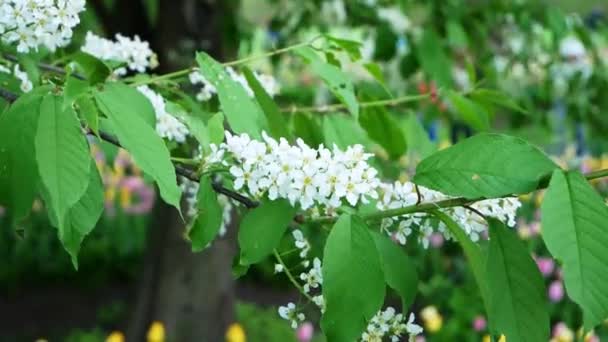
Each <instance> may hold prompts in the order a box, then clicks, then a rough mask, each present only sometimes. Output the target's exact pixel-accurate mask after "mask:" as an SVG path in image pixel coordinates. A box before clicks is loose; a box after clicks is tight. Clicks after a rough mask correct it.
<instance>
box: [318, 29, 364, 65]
mask: <svg viewBox="0 0 608 342" xmlns="http://www.w3.org/2000/svg"><path fill="white" fill-rule="evenodd" d="M325 38H326V39H327V40H328V41H329V42H330V43H333V44H335V45H336V46H337V47H338V48H339V49H340V50H344V51H345V52H346V53H347V54H348V56H349V57H350V59H351V61H353V62H356V61H358V60H360V59H361V45H362V44H361V43H360V42H357V41H354V40H349V39H343V38H336V37H332V36H330V35H325Z"/></svg>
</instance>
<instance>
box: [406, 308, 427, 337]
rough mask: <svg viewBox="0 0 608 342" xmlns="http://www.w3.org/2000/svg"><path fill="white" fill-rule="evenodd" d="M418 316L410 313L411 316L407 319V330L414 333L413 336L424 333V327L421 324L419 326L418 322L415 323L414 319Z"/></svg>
mask: <svg viewBox="0 0 608 342" xmlns="http://www.w3.org/2000/svg"><path fill="white" fill-rule="evenodd" d="M415 318H416V317H415V316H414V313H413V312H412V313H410V317H409V318H408V320H407V323H406V324H405V326H406V328H405V329H406V331H407V333H408V334H410V335H412V336H416V335H419V334H421V333H422V331H424V329H422V327H421V326H419V325H418V324H415V323H414V319H415Z"/></svg>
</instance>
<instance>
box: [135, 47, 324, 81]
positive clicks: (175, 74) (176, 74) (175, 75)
mask: <svg viewBox="0 0 608 342" xmlns="http://www.w3.org/2000/svg"><path fill="white" fill-rule="evenodd" d="M320 37H321V36H317V37H315V38H313V39H311V40H310V41H307V42H302V43H298V44H294V45H290V46H286V47H284V48H281V49H277V50H274V51H270V52H266V53H263V54H259V55H254V56H248V57H245V58H241V59H237V60H234V61H231V62H226V63H222V65H223V66H225V67H227V66H234V65H240V64H246V63H249V62H252V61H255V60H258V59H262V58H268V57H272V56H276V55H280V54H282V53H285V52H288V51H291V50H295V49H297V48H301V47H304V46H310V45H312V44H313V43H314V42H315V41H316V40H317V39H319V38H320ZM196 69H197V68H196V67H189V68H186V69H182V70H177V71H174V72H171V73H168V74H164V75H158V76H155V77H151V78H148V79H145V80H140V81H136V82H133V83H131V86H132V87H137V86H140V85H145V84H152V83H157V82H160V81H166V80H171V79H175V78H180V77H184V76H187V75H188V74H190V73H191V72H193V71H195V70H196Z"/></svg>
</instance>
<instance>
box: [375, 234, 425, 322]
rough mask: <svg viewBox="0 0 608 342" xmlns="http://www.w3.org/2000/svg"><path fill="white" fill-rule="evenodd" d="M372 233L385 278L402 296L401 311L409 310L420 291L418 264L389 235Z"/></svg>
mask: <svg viewBox="0 0 608 342" xmlns="http://www.w3.org/2000/svg"><path fill="white" fill-rule="evenodd" d="M371 235H372V237H373V238H374V242H375V243H376V249H377V250H378V255H379V256H380V263H381V265H382V272H383V273H384V280H385V281H386V284H387V285H388V286H390V287H391V288H392V289H393V290H395V291H396V292H397V293H398V294H399V296H400V297H401V311H402V312H407V311H408V309H409V307H410V305H412V303H414V299H415V298H416V292H417V291H418V274H417V273H416V265H414V263H413V262H412V261H411V260H410V258H409V257H408V256H407V254H405V251H404V250H403V249H402V248H401V247H399V246H398V245H397V244H396V243H394V242H393V241H391V239H389V238H388V236H386V235H383V234H380V233H378V232H372V234H371Z"/></svg>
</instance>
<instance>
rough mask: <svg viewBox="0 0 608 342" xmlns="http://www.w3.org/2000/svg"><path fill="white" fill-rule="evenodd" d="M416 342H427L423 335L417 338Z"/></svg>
mask: <svg viewBox="0 0 608 342" xmlns="http://www.w3.org/2000/svg"><path fill="white" fill-rule="evenodd" d="M414 341H416V342H426V338H424V336H422V335H418V336H416V339H415V340H414Z"/></svg>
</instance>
